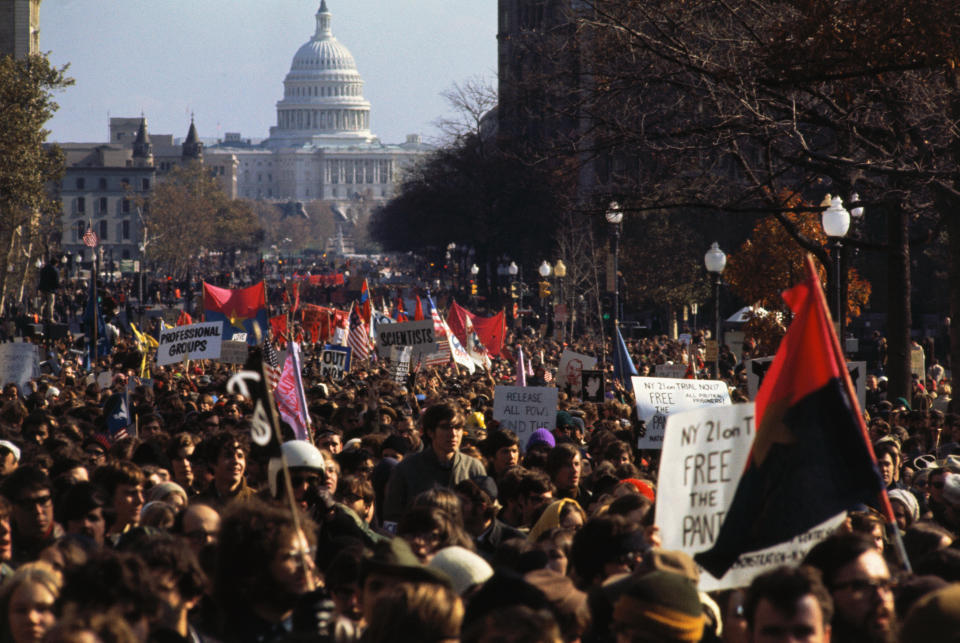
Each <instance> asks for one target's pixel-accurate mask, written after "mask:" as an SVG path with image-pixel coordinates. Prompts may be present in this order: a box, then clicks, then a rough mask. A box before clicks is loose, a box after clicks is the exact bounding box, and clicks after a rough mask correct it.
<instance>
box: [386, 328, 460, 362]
mask: <svg viewBox="0 0 960 643" xmlns="http://www.w3.org/2000/svg"><path fill="white" fill-rule="evenodd" d="M376 334H377V355H378V356H380V357H382V358H384V359H388V358H389V357H390V349H391V348H392V347H394V346H398V347H401V348H402V347H404V346H412V347H413V352H412V355H411V358H410V359H411V361H414V362H415V361H417V359H418V358H419V357H420V356H421V355H428V354H430V353H436V352H437V351H439V350H440V347H439V346H438V345H437V336H436V334H435V333H434V329H433V320H432V319H424V320H422V321H415V322H403V323H400V324H381V325H379V326H377V329H376ZM447 357H448V359H449V356H447Z"/></svg>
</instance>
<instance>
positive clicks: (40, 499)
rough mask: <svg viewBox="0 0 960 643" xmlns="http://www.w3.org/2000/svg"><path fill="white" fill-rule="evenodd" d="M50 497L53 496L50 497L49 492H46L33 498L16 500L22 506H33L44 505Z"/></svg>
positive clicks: (48, 501)
mask: <svg viewBox="0 0 960 643" xmlns="http://www.w3.org/2000/svg"><path fill="white" fill-rule="evenodd" d="M52 499H53V498H51V497H50V494H49V493H48V494H46V495H43V496H36V497H34V498H20V499H19V500H17V505H18V506H20V507H23V508H28V507H34V506H36V507H46V506H47V505H48V504H50V501H51V500H52Z"/></svg>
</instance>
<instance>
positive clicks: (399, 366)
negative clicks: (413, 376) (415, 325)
mask: <svg viewBox="0 0 960 643" xmlns="http://www.w3.org/2000/svg"><path fill="white" fill-rule="evenodd" d="M411 355H413V348H412V347H410V346H404V347H403V348H399V347H397V346H394V347H393V348H391V349H390V362H391V363H392V364H393V381H394V382H397V383H398V384H402V383H403V382H404V381H405V380H406V379H407V376H408V375H410V356H411Z"/></svg>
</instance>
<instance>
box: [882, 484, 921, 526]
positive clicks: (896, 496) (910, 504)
mask: <svg viewBox="0 0 960 643" xmlns="http://www.w3.org/2000/svg"><path fill="white" fill-rule="evenodd" d="M887 495H888V496H889V497H890V500H891V501H892V500H896V501H897V502H899V503H900V504H902V505H903V506H904V507H906V508H907V512H908V513H909V514H910V523H911V524H912V523H915V522H916V521H917V520H918V519H919V518H920V503H919V502H917V497H916V496H915V495H913V494H912V493H910V492H909V491H907V490H906V489H891V490H890V491H888V492H887Z"/></svg>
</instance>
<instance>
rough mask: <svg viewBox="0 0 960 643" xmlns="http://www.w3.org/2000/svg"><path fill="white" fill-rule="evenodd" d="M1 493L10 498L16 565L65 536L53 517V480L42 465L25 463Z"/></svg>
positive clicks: (9, 479)
mask: <svg viewBox="0 0 960 643" xmlns="http://www.w3.org/2000/svg"><path fill="white" fill-rule="evenodd" d="M0 493H2V494H3V496H4V497H5V498H6V499H7V500H9V501H10V504H11V505H12V511H11V518H12V519H13V520H12V521H11V523H12V524H11V527H12V528H13V534H12V536H13V560H12V565H13V566H14V567H16V566H18V565H20V564H21V563H26V562H30V561H32V560H36V559H37V557H38V556H39V555H40V552H41V551H43V550H44V549H45V548H46V547H48V546H49V545H50V544H52V543H53V541H55V540H56V539H57V538H60V537H61V536H63V528H62V527H60V525H59V524H57V523H56V522H55V521H54V520H53V484H52V483H51V482H50V478H49V477H48V476H47V474H46V473H44V471H43V470H42V469H40V468H39V467H35V466H32V465H23V466H20V467H18V468H17V470H16V471H14V472H13V473H12V474H11V475H10V477H9V478H7V479H6V480H5V481H4V483H3V487H2V489H0Z"/></svg>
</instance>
